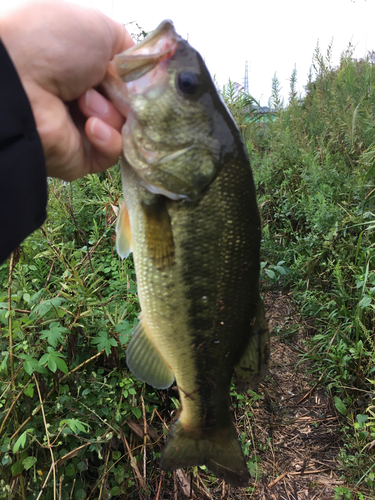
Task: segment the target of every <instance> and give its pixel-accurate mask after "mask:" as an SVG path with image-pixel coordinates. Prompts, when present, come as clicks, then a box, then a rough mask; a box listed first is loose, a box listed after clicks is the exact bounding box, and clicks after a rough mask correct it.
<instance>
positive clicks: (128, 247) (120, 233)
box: [116, 201, 132, 259]
mask: <svg viewBox="0 0 375 500" xmlns="http://www.w3.org/2000/svg"><path fill="white" fill-rule="evenodd" d="M116 250H117V253H118V254H119V256H120V257H121V258H122V259H126V257H128V255H129V254H130V253H131V252H132V233H131V230H130V219H129V212H128V209H127V206H126V204H125V201H124V202H123V203H122V205H121V209H120V214H119V216H118V219H117V224H116Z"/></svg>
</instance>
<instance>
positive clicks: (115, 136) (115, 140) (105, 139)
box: [85, 117, 122, 173]
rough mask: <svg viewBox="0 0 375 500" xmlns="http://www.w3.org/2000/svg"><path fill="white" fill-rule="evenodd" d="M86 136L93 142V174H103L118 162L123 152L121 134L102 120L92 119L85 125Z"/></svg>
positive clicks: (91, 160)
mask: <svg viewBox="0 0 375 500" xmlns="http://www.w3.org/2000/svg"><path fill="white" fill-rule="evenodd" d="M85 132H86V136H87V138H88V139H89V141H90V142H91V145H92V147H91V150H90V156H91V157H90V158H89V162H90V164H91V173H95V172H102V171H103V170H106V169H107V168H109V167H111V166H112V165H114V164H115V163H116V161H117V160H118V158H119V156H120V154H121V152H122V137H121V134H120V133H119V132H118V131H117V130H116V129H114V128H112V127H110V126H109V125H108V124H107V123H106V122H104V121H103V120H101V119H100V118H96V117H91V118H89V119H88V120H87V122H86V124H85Z"/></svg>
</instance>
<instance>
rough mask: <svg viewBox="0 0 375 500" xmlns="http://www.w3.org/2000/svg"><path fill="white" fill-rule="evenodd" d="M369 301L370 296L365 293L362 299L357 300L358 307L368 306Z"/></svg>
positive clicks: (370, 300) (370, 299)
mask: <svg viewBox="0 0 375 500" xmlns="http://www.w3.org/2000/svg"><path fill="white" fill-rule="evenodd" d="M371 302H372V298H371V297H369V296H368V295H365V296H364V297H363V299H362V300H361V301H360V302H359V304H358V307H359V308H360V309H365V308H366V307H368V306H369V305H370V304H371Z"/></svg>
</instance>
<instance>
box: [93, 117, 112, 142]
mask: <svg viewBox="0 0 375 500" xmlns="http://www.w3.org/2000/svg"><path fill="white" fill-rule="evenodd" d="M90 129H91V133H92V135H93V136H94V137H96V139H98V140H99V141H101V142H107V141H108V139H109V138H110V137H111V134H112V130H111V127H110V126H109V125H107V124H106V123H104V122H102V121H101V120H100V119H99V118H93V119H92V121H91V126H90Z"/></svg>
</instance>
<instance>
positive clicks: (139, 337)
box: [126, 320, 174, 389]
mask: <svg viewBox="0 0 375 500" xmlns="http://www.w3.org/2000/svg"><path fill="white" fill-rule="evenodd" d="M126 363H127V365H128V367H129V369H130V371H131V372H132V373H133V374H134V375H135V376H136V377H137V378H139V380H141V381H142V382H146V383H147V384H150V385H151V386H152V387H155V389H166V388H167V387H169V386H171V385H172V383H173V381H174V375H173V372H172V370H171V368H170V367H169V366H168V365H167V363H166V362H165V360H164V358H163V356H162V354H161V353H160V351H159V350H158V349H157V348H156V346H155V344H154V342H153V341H152V339H151V338H150V335H149V333H148V332H147V328H146V327H145V325H144V324H143V321H142V320H140V321H139V323H138V325H137V326H136V327H135V329H134V332H133V335H132V338H131V340H130V342H129V345H128V348H127V350H126Z"/></svg>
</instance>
